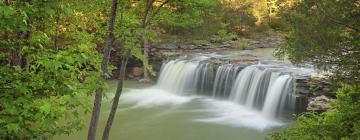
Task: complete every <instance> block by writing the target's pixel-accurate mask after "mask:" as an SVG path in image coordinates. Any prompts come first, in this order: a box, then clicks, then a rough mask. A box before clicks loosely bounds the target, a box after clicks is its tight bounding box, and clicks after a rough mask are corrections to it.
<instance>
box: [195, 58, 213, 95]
mask: <svg viewBox="0 0 360 140" xmlns="http://www.w3.org/2000/svg"><path fill="white" fill-rule="evenodd" d="M194 81H195V85H194V86H195V87H194V88H196V89H197V93H199V94H202V95H210V93H211V89H212V87H213V84H214V67H213V65H212V64H211V63H201V64H199V65H198V66H197V68H196V70H195V76H194Z"/></svg>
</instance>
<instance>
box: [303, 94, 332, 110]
mask: <svg viewBox="0 0 360 140" xmlns="http://www.w3.org/2000/svg"><path fill="white" fill-rule="evenodd" d="M331 100H332V99H330V98H329V97H326V96H324V95H321V96H317V97H314V98H310V101H309V104H308V106H307V108H306V109H307V110H308V111H316V112H322V111H325V110H328V109H330V102H331Z"/></svg>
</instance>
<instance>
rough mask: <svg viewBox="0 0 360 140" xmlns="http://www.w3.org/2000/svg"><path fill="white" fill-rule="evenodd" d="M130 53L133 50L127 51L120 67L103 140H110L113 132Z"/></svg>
mask: <svg viewBox="0 0 360 140" xmlns="http://www.w3.org/2000/svg"><path fill="white" fill-rule="evenodd" d="M130 51H131V50H128V51H127V53H126V54H125V56H124V58H123V59H122V61H121V67H120V74H119V79H118V84H117V89H116V93H115V97H114V99H113V103H112V106H111V111H110V114H109V118H108V120H107V122H106V126H105V129H104V132H103V136H102V140H108V139H109V135H110V130H111V127H112V124H113V122H114V118H115V114H116V109H117V107H118V104H119V99H120V96H121V93H122V89H123V82H124V79H125V73H126V65H127V62H128V59H129V57H130V53H131V52H130Z"/></svg>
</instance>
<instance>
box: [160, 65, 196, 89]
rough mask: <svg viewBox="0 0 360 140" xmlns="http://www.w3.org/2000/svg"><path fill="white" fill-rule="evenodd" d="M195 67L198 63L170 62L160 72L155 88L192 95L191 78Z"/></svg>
mask: <svg viewBox="0 0 360 140" xmlns="http://www.w3.org/2000/svg"><path fill="white" fill-rule="evenodd" d="M197 65H198V62H192V61H187V60H172V61H170V62H168V63H166V64H165V65H164V66H163V68H162V70H161V74H160V77H159V79H158V83H157V86H158V87H159V88H160V89H164V90H167V91H169V92H173V93H177V94H184V93H192V92H193V85H194V82H193V81H192V78H193V77H194V74H195V73H194V71H195V70H196V67H197Z"/></svg>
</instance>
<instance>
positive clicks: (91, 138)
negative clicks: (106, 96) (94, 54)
mask: <svg viewBox="0 0 360 140" xmlns="http://www.w3.org/2000/svg"><path fill="white" fill-rule="evenodd" d="M117 3H118V2H117V0H112V4H111V12H110V13H111V14H110V18H109V28H108V37H107V42H106V45H105V47H104V55H103V60H102V62H101V76H102V77H103V78H104V79H106V78H107V77H108V74H107V73H108V65H109V59H110V52H111V49H112V46H113V44H114V41H115V37H114V24H115V18H116V9H117ZM102 92H103V91H102V89H101V88H100V89H98V90H97V91H96V94H95V99H94V107H93V113H92V116H91V121H90V127H89V132H88V140H95V137H96V129H97V124H98V120H99V116H100V109H101V100H102V94H103V93H102Z"/></svg>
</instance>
